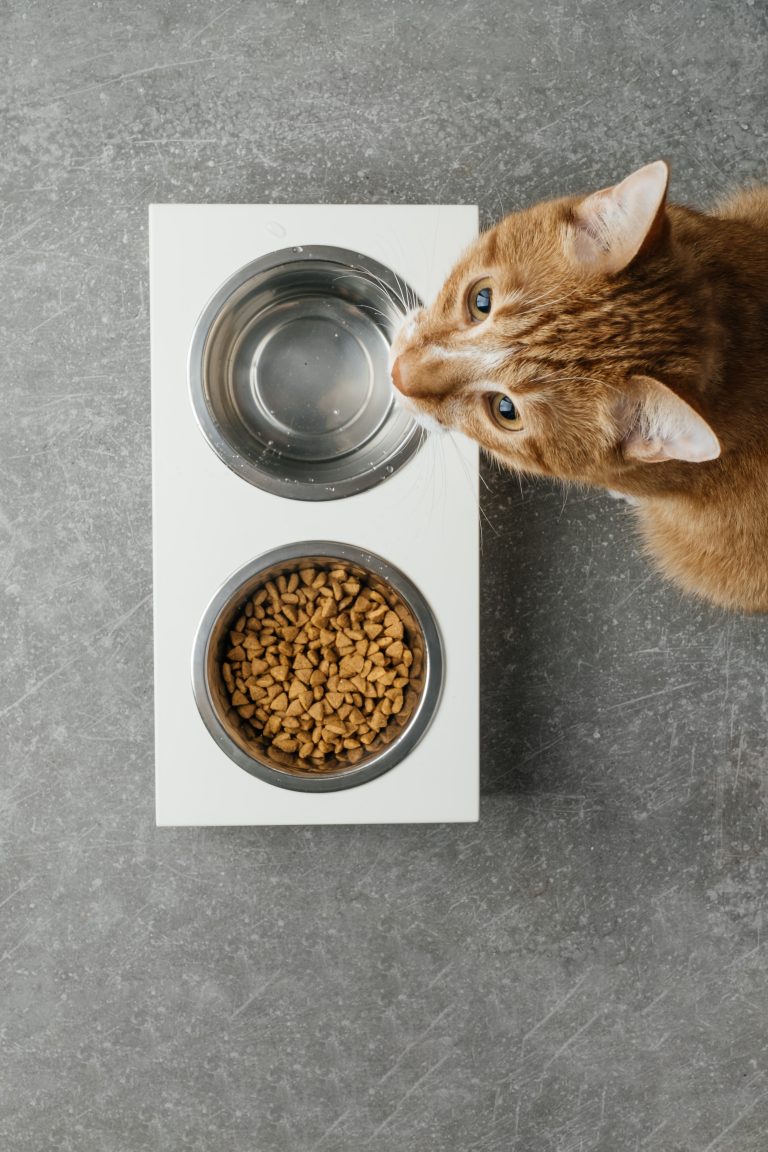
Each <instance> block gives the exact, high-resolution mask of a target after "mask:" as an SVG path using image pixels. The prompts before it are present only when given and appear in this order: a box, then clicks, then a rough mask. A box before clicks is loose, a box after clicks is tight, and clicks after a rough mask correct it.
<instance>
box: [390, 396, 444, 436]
mask: <svg viewBox="0 0 768 1152" xmlns="http://www.w3.org/2000/svg"><path fill="white" fill-rule="evenodd" d="M395 397H396V403H397V405H398V407H399V408H402V409H403V411H404V412H407V413H408V415H409V416H410V417H412V419H413V420H415V421H416V423H417V424H418V425H419V427H421V428H423V429H424V430H425V431H426V432H431V433H432V434H433V435H436V434H437V433H441V432H446V431H447V429H446V428H445V427H444V426H443V425H442V424H440V423H438V421H437V420H435V418H434V416H428V415H427V413H426V412H422V411H421V410H420V409H419V408H417V407H416V405H415V404H414V403H413V401H412V400H409V399H408V397H407V396H403V394H402V392H396V393H395Z"/></svg>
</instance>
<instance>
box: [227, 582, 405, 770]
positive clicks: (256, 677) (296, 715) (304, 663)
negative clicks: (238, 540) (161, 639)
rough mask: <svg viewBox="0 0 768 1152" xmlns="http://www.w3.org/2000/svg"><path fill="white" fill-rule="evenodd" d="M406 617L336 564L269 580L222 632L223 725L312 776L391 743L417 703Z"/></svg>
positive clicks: (396, 603) (392, 599)
mask: <svg viewBox="0 0 768 1152" xmlns="http://www.w3.org/2000/svg"><path fill="white" fill-rule="evenodd" d="M411 629H412V617H411V613H410V611H409V610H408V609H407V608H406V607H405V605H404V604H403V603H402V602H401V601H400V600H398V598H397V597H396V595H395V594H394V593H391V592H387V594H386V595H385V593H384V592H383V591H379V590H378V588H377V587H373V586H371V584H370V583H369V582H368V581H367V580H366V578H365V577H364V576H358V575H355V574H353V573H351V572H350V571H349V569H347V568H345V567H344V566H342V565H338V566H334V567H325V566H321V565H319V564H315V565H313V566H310V567H306V568H301V569H299V570H298V571H295V572H291V573H290V574H288V573H286V574H283V575H279V576H277V577H276V578H275V579H274V580H267V581H266V582H265V583H264V584H263V585H262V586H261V587H259V588H258V589H257V591H256V592H255V593H254V594H253V595H252V596H251V598H250V600H249V601H248V603H247V604H246V605H245V606H244V608H242V609H241V614H240V616H239V618H238V619H237V620H236V622H235V623H234V626H233V628H232V631H231V632H230V633H229V641H230V644H231V646H230V647H229V648H228V649H227V650H226V655H225V656H224V657H223V659H222V663H221V674H222V678H223V682H224V685H225V687H226V692H227V695H228V697H229V700H230V701H231V707H230V709H229V718H230V720H231V722H232V723H233V724H234V725H235V726H236V727H237V728H238V729H239V731H240V735H241V737H243V738H244V739H245V740H246V741H255V742H256V743H257V744H258V745H260V746H261V748H262V750H266V753H267V755H268V756H269V757H270V759H272V760H275V761H276V762H277V763H280V764H289V765H291V766H293V767H296V768H300V769H302V770H304V771H309V772H321V771H323V770H327V769H329V768H331V767H335V766H336V765H337V764H338V763H352V764H354V763H356V762H357V761H358V760H361V759H362V758H363V756H365V755H368V754H369V753H371V752H374V751H376V750H377V749H378V748H379V747H380V746H382V745H384V744H387V743H389V742H390V741H391V740H393V739H394V738H395V736H396V735H397V734H398V732H399V731H400V730H401V728H402V727H403V726H404V725H405V723H406V722H407V720H408V719H409V717H410V716H411V714H412V712H413V709H414V707H415V705H416V701H417V699H418V695H417V691H416V688H415V685H416V683H417V679H418V677H419V674H420V672H421V658H420V654H419V652H418V650H417V651H416V652H414V650H413V646H411V645H410V642H409V637H408V633H409V631H410V630H411Z"/></svg>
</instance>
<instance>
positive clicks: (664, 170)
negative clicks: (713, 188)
mask: <svg viewBox="0 0 768 1152" xmlns="http://www.w3.org/2000/svg"><path fill="white" fill-rule="evenodd" d="M668 183H669V168H668V167H667V165H666V164H665V163H664V161H663V160H657V161H655V163H653V164H646V165H645V167H644V168H639V169H638V170H637V172H633V173H632V175H631V176H627V178H626V180H622V182H621V183H620V184H616V185H614V187H613V188H604V189H603V190H602V191H600V192H594V193H593V194H592V195H591V196H587V198H586V199H585V200H582V202H581V203H580V204H578V205H577V206H576V208H575V209H574V211H573V219H572V220H571V221H570V222H569V224H568V226H567V231H566V240H565V243H566V251H567V252H568V255H569V256H570V257H571V259H572V260H573V261H574V262H575V263H576V264H578V265H580V266H582V267H585V268H587V269H588V270H589V271H593V272H603V273H606V274H608V275H610V274H611V273H614V272H620V271H621V270H622V269H623V268H626V267H627V265H628V264H629V263H631V261H632V260H634V258H635V256H637V255H638V253H639V252H640V250H641V249H643V248H645V249H647V248H649V247H650V246H651V244H652V243H653V242H654V241H655V240H656V239H657V238H658V237H659V236H660V235H661V233H662V231H663V229H664V224H665V214H664V204H665V200H666V195H667V184H668Z"/></svg>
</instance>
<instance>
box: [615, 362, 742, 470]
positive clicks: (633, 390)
mask: <svg viewBox="0 0 768 1152" xmlns="http://www.w3.org/2000/svg"><path fill="white" fill-rule="evenodd" d="M620 420H621V421H622V424H623V427H624V430H625V431H624V438H623V441H622V450H623V454H624V458H625V459H626V460H637V461H638V462H640V463H643V464H660V463H661V462H662V461H664V460H687V461H689V462H690V463H693V464H700V463H702V462H703V461H704V460H716V459H717V457H718V456H719V455H720V441H719V440H718V438H717V436H715V434H714V432H713V431H712V429H711V428H710V426H709V424H707V422H706V420H705V419H704V418H703V416H699V414H698V412H695V411H694V409H693V408H691V406H690V404H686V402H685V400H681V399H680V397H679V396H677V395H676V394H675V393H674V392H673V391H672V390H671V389H670V388H667V387H666V385H665V384H661V383H660V382H659V381H658V380H654V379H652V377H650V376H635V377H633V378H632V380H631V381H630V383H629V389H628V394H627V395H625V396H624V397H623V398H622V407H621V415H620Z"/></svg>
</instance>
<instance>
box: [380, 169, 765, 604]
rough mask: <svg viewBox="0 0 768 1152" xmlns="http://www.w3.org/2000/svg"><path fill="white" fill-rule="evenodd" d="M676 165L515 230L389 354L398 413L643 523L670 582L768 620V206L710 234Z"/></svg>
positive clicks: (733, 203) (515, 222)
mask: <svg viewBox="0 0 768 1152" xmlns="http://www.w3.org/2000/svg"><path fill="white" fill-rule="evenodd" d="M668 176H669V173H668V170H667V166H666V164H664V163H663V162H661V161H659V162H657V163H655V164H648V165H647V166H646V167H644V168H641V169H640V170H639V171H637V172H635V173H633V174H632V175H631V176H628V177H627V179H626V180H624V181H622V182H621V183H620V184H617V185H616V186H615V187H613V188H606V189H604V190H603V191H600V192H595V193H594V194H592V195H590V196H586V197H572V198H568V199H564V200H555V201H551V202H548V203H544V204H537V205H535V206H534V207H533V208H529V209H527V210H526V211H524V212H519V213H516V214H515V215H512V216H507V217H506V218H505V219H504V220H502V221H501V222H500V223H499V224H497V225H496V227H495V228H492V229H490V231H488V232H486V233H485V234H484V235H482V236H480V237H479V239H478V240H477V241H476V243H475V244H473V246H472V247H471V248H470V249H469V251H468V252H466V253H465V255H464V256H463V258H462V259H461V260H460V261H459V263H458V264H457V266H456V267H455V268H454V270H453V271H452V273H451V274H450V276H449V277H448V280H447V281H446V283H445V284H444V286H443V287H442V289H441V291H440V293H439V295H438V297H437V300H436V301H435V302H434V304H432V305H431V307H429V308H421V309H418V310H417V311H416V312H415V313H413V314H411V315H410V316H409V317H408V318H407V320H406V323H405V324H404V325H403V328H402V329H401V331H400V332H399V334H398V336H397V339H396V340H395V343H394V346H393V350H392V361H391V364H392V378H393V381H394V384H395V386H396V387H397V388H398V390H399V392H400V393H401V400H402V402H403V403H404V404H405V405H406V407H408V408H409V409H410V410H411V411H413V412H415V413H416V414H418V415H419V416H421V417H431V418H432V419H433V420H435V421H437V423H438V424H440V425H442V426H443V427H446V428H456V429H459V430H460V431H461V432H464V433H465V434H466V435H468V436H471V437H473V438H474V439H475V440H477V441H479V442H480V444H482V446H483V447H484V448H485V449H486V450H487V451H488V452H489V453H490V454H491V455H492V456H494V457H495V458H496V459H497V460H499V461H501V462H502V463H503V464H505V465H507V466H508V467H510V468H513V469H517V470H519V471H522V472H531V473H538V474H540V475H545V476H555V477H559V478H561V479H565V480H574V481H577V482H582V483H586V484H597V485H601V486H603V487H605V488H608V489H610V490H612V491H613V492H618V493H621V494H624V495H626V496H627V497H628V498H629V499H630V501H631V502H632V503H633V504H634V505H635V512H636V515H637V517H638V518H639V522H640V527H641V529H642V532H643V535H644V537H645V540H646V541H647V544H648V547H649V549H650V551H651V552H652V554H653V555H654V557H655V558H656V560H657V562H658V563H659V565H660V567H661V568H662V570H663V571H664V572H665V573H666V574H667V575H668V576H670V577H671V578H672V579H673V580H675V581H676V582H677V583H678V584H680V585H682V587H684V588H685V589H687V590H688V591H691V592H695V593H698V594H700V595H701V596H704V597H706V598H708V599H710V600H713V601H715V602H716V603H717V604H721V605H725V606H727V607H730V608H741V609H746V610H749V611H768V188H756V189H754V190H752V191H747V192H743V193H741V194H739V195H737V196H735V197H733V198H732V199H731V200H729V201H727V202H726V203H724V204H722V205H720V207H719V208H718V210H717V211H716V212H715V213H714V214H712V215H704V214H703V213H700V212H694V211H692V210H691V209H688V208H682V207H678V206H677V205H667V204H666V203H665V200H666V191H667V182H668Z"/></svg>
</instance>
